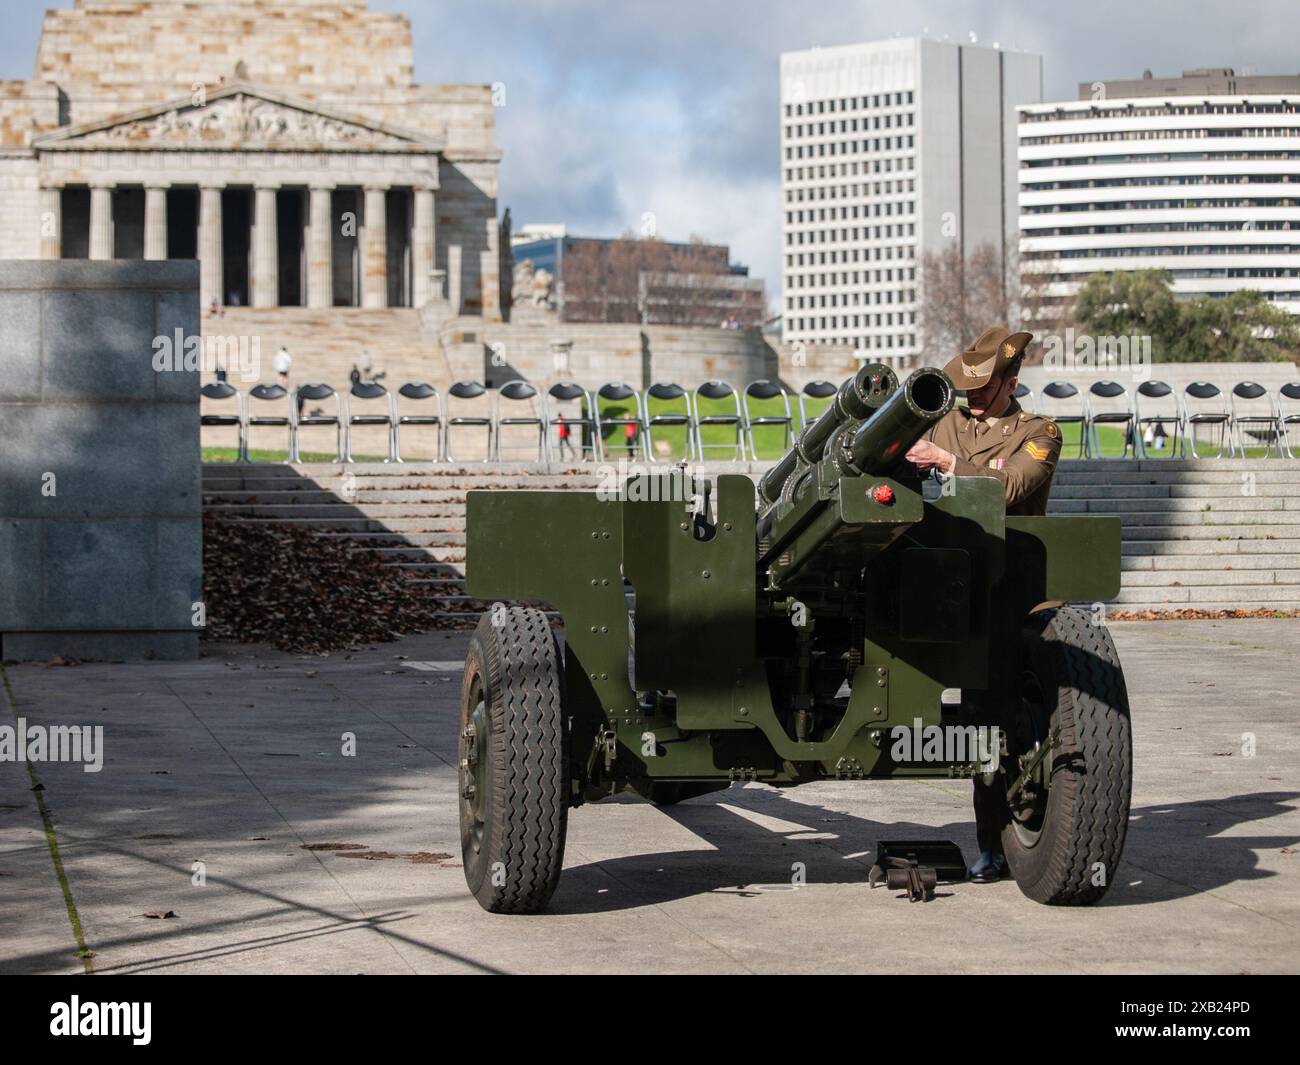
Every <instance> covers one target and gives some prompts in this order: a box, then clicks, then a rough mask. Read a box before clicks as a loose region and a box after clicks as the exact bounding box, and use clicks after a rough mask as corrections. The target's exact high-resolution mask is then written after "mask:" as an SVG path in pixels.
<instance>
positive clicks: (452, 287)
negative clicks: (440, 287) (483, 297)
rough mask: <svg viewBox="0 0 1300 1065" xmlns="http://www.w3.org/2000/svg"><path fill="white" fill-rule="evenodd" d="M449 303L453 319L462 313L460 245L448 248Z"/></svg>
mask: <svg viewBox="0 0 1300 1065" xmlns="http://www.w3.org/2000/svg"><path fill="white" fill-rule="evenodd" d="M447 303H448V305H449V308H450V310H451V316H452V317H453V318H459V317H460V312H461V251H460V245H459V244H449V245H448V246H447Z"/></svg>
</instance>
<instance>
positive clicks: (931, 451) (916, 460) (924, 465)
mask: <svg viewBox="0 0 1300 1065" xmlns="http://www.w3.org/2000/svg"><path fill="white" fill-rule="evenodd" d="M906 458H907V461H908V462H911V463H913V464H914V465H915V466H916V468H917V469H918V470H920V471H921V472H922V473H927V472H928V471H930V470H938V471H939V472H940V473H951V472H952V467H953V464H954V463H955V462H956V459H955V458H954V457H953V454H952V452H951V451H945V450H944V449H943V448H941V447H940V446H939V445H938V444H935V443H933V442H932V441H929V440H918V441H917V442H916V443H915V444H913V445H912V446H911V448H910V449H909V450H908V452H907V455H906Z"/></svg>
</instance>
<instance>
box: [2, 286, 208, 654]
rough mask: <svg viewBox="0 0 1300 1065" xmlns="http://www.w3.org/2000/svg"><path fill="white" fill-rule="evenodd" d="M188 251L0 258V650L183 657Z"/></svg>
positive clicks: (188, 520) (190, 443) (189, 496)
mask: <svg viewBox="0 0 1300 1065" xmlns="http://www.w3.org/2000/svg"><path fill="white" fill-rule="evenodd" d="M198 283H199V275H198V266H197V264H196V263H192V262H172V263H165V262H164V263H145V262H138V263H135V262H133V263H125V262H96V263H90V262H21V261H4V262H0V352H2V353H3V357H0V559H3V560H4V565H5V573H4V579H3V580H2V581H0V653H2V654H3V656H4V657H5V658H8V659H48V658H51V657H53V656H55V655H63V656H69V657H76V658H122V657H137V656H147V657H166V658H179V657H189V656H193V655H195V654H196V653H197V648H198V644H197V632H198V630H197V629H196V628H195V626H194V624H193V604H195V603H197V602H199V601H200V599H201V598H202V584H203V575H202V529H201V524H200V522H201V518H200V513H201V511H200V506H201V498H200V486H199V424H198V415H199V411H198V374H197V373H196V372H193V371H187V370H185V369H183V368H181V369H172V370H168V371H166V372H157V371H156V370H155V368H154V353H155V338H156V337H169V338H170V337H173V336H174V335H175V333H176V331H177V330H180V331H182V333H183V334H184V335H186V336H191V335H197V334H198V332H199V300H198Z"/></svg>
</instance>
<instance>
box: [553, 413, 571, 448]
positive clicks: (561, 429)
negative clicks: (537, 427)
mask: <svg viewBox="0 0 1300 1065" xmlns="http://www.w3.org/2000/svg"><path fill="white" fill-rule="evenodd" d="M556 422H557V424H558V429H557V430H556V432H557V434H558V435H559V438H560V458H564V456H565V455H572V454H573V443H572V441H571V440H570V439H569V434H570V433H571V432H572V431H573V430H572V429H570V428H569V423H568V422H566V421H565V420H564V415H563V414H561V415H559V416H558V417H557V419H556Z"/></svg>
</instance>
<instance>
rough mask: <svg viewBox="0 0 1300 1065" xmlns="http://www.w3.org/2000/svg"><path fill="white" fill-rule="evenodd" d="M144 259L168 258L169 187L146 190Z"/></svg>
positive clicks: (161, 186) (157, 186)
mask: <svg viewBox="0 0 1300 1065" xmlns="http://www.w3.org/2000/svg"><path fill="white" fill-rule="evenodd" d="M144 257H145V258H146V259H165V258H167V186H166V185H146V186H145V189H144Z"/></svg>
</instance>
